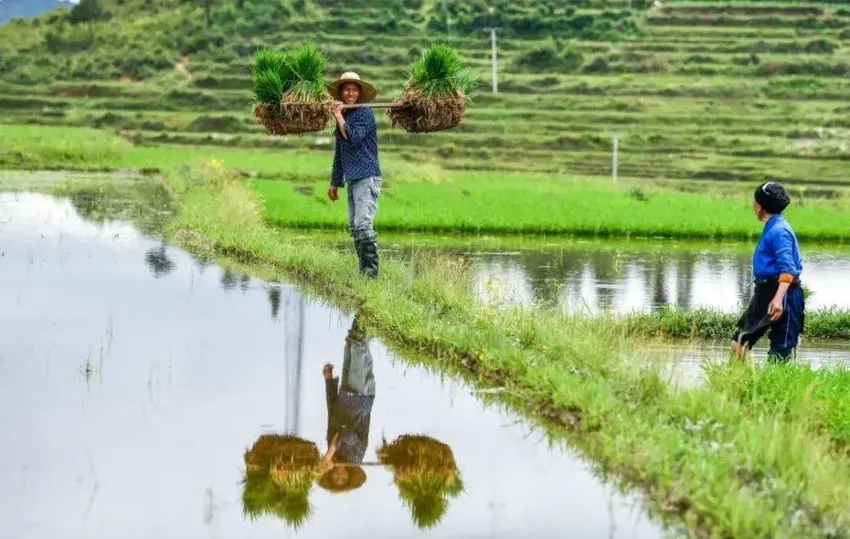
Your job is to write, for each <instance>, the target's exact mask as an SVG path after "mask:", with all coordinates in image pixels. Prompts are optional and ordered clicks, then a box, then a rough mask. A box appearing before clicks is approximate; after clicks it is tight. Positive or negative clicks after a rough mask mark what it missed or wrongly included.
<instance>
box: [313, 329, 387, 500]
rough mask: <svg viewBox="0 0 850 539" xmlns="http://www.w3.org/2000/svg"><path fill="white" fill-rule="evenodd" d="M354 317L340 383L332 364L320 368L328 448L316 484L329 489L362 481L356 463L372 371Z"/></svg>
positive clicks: (364, 440) (371, 399) (365, 430)
mask: <svg viewBox="0 0 850 539" xmlns="http://www.w3.org/2000/svg"><path fill="white" fill-rule="evenodd" d="M358 318H359V317H358V316H355V317H354V321H353V322H352V323H351V329H350V330H349V331H348V335H347V336H346V338H345V348H344V350H343V362H342V383H340V379H339V377H335V376H334V375H333V365H331V364H330V363H328V364H326V365H325V366H324V367H323V369H322V376H323V377H324V379H325V397H326V400H327V405H328V429H327V441H328V451H327V453H326V454H325V456H324V458H323V469H324V473H322V475H321V477H320V478H319V485H320V486H321V487H323V488H325V489H327V490H330V491H331V492H346V491H349V490H354V489H356V488H359V487H360V486H361V485H362V484H363V483H364V482H365V481H366V473H365V472H364V471H363V469H362V468H361V467H360V466H357V465H358V464H360V463H362V462H363V456H364V455H365V454H366V446H367V445H368V443H369V426H370V423H371V418H372V405H373V404H374V403H375V374H374V372H373V369H372V352H371V350H370V349H369V336H368V335H367V334H366V332H365V330H364V329H363V328H361V327H360V324H359V319H358ZM346 464H348V466H346ZM352 464H353V465H354V466H351V465H352Z"/></svg>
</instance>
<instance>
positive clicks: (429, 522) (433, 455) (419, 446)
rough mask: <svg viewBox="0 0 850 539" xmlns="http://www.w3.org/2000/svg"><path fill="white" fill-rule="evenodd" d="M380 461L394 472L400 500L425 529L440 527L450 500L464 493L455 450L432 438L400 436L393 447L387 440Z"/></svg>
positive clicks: (383, 445)
mask: <svg viewBox="0 0 850 539" xmlns="http://www.w3.org/2000/svg"><path fill="white" fill-rule="evenodd" d="M378 459H379V460H380V462H381V464H384V465H386V466H389V467H390V468H392V471H393V482H394V483H395V484H396V487H398V492H399V496H400V497H401V500H402V502H403V503H404V505H405V506H407V507H408V508H409V509H410V512H411V515H412V516H413V521H414V522H415V523H416V526H417V527H419V528H421V529H426V528H431V527H433V526H436V525H437V524H438V523H439V522H440V520H441V519H442V518H443V515H444V514H445V513H446V509H448V506H449V498H450V497H451V498H454V497H456V496H457V495H458V494H460V493H461V492H462V491H463V482H462V481H461V479H460V473H459V472H458V469H457V463H456V462H455V458H454V454H453V453H452V449H451V448H450V447H449V446H448V445H446V444H444V443H442V442H440V441H438V440H435V439H433V438H430V437H428V436H419V435H404V436H399V437H398V438H396V439H395V440H394V441H393V442H392V443H391V444H388V443H387V442H386V440H384V442H383V444H382V445H381V447H380V448H378Z"/></svg>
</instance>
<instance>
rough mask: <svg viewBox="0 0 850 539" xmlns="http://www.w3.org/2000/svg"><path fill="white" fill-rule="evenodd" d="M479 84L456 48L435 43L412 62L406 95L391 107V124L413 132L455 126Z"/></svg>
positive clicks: (388, 113) (439, 129) (405, 87)
mask: <svg viewBox="0 0 850 539" xmlns="http://www.w3.org/2000/svg"><path fill="white" fill-rule="evenodd" d="M476 84H477V83H476V80H475V77H474V76H473V75H472V74H471V73H470V72H469V70H467V69H466V68H465V66H464V64H463V61H462V60H461V59H460V55H458V53H457V51H456V50H455V49H453V48H452V47H449V46H448V45H442V44H432V45H430V46H428V48H426V49H425V51H423V53H422V56H420V57H419V58H417V59H416V60H414V61H413V62H412V63H411V64H410V73H409V76H408V79H407V81H406V82H405V83H404V95H403V96H402V97H401V98H399V99H397V100H395V101H393V103H392V105H393V106H392V107H391V108H390V109H389V110H388V111H387V117H388V119H389V122H390V126H391V127H395V126H397V125H400V126H402V127H404V128H405V129H406V130H407V131H408V132H410V133H430V132H433V131H442V130H444V129H451V128H452V127H455V126H456V125H458V124H459V123H460V122H461V121H462V120H463V117H464V114H465V113H466V102H467V100H468V99H469V98H470V97H471V95H472V93H473V92H474V90H475V87H476Z"/></svg>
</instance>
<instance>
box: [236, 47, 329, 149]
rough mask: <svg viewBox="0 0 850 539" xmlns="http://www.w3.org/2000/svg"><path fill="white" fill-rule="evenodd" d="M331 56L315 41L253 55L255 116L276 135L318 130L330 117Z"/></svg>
mask: <svg viewBox="0 0 850 539" xmlns="http://www.w3.org/2000/svg"><path fill="white" fill-rule="evenodd" d="M327 67H328V60H327V58H326V57H325V55H324V54H323V53H322V52H321V51H320V50H319V49H318V48H317V47H316V45H315V44H313V43H303V44H301V45H298V46H297V47H295V48H293V49H290V50H286V51H282V52H277V51H271V50H261V51H258V52H257V53H256V55H255V56H254V66H253V79H252V97H253V102H254V116H255V118H256V119H257V121H259V122H260V123H262V124H263V125H264V126H265V127H266V130H267V131H268V132H269V133H270V134H273V135H285V134H293V133H308V132H316V131H321V130H322V129H324V127H325V125H326V124H327V122H328V119H329V118H330V106H331V99H330V96H329V95H328V94H327V91H326V89H325V88H326V81H325V75H324V74H325V71H326V70H327Z"/></svg>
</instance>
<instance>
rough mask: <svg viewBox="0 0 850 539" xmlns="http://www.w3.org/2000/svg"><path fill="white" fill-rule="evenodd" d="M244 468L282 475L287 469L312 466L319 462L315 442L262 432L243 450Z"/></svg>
mask: <svg viewBox="0 0 850 539" xmlns="http://www.w3.org/2000/svg"><path fill="white" fill-rule="evenodd" d="M244 459H245V468H246V469H247V470H248V471H252V472H257V471H263V472H266V473H269V474H273V475H278V476H283V475H285V474H286V472H288V471H298V470H305V469H308V468H314V467H315V466H317V465H318V464H319V460H320V455H319V448H318V447H316V444H314V443H313V442H311V441H309V440H304V439H303V438H298V437H297V436H291V435H288V434H263V435H262V436H260V437H259V438H258V439H257V441H256V442H254V445H253V446H252V447H251V449H249V450H248V451H246V452H245V456H244Z"/></svg>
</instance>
